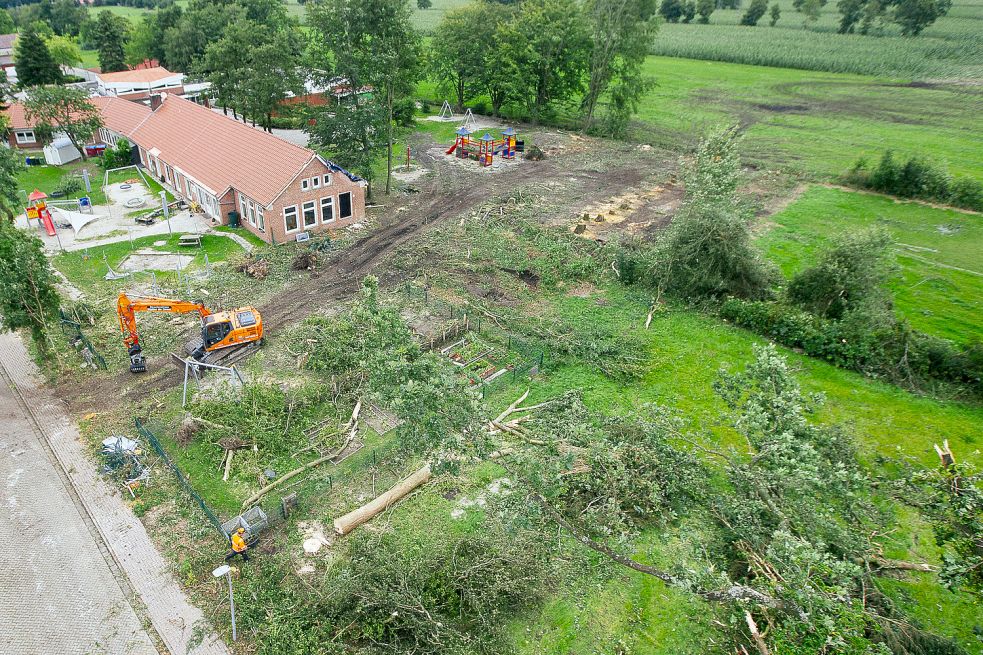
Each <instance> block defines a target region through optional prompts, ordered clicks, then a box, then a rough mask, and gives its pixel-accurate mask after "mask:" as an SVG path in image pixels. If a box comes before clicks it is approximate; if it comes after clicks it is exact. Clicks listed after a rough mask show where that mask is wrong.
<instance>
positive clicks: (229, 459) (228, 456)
mask: <svg viewBox="0 0 983 655" xmlns="http://www.w3.org/2000/svg"><path fill="white" fill-rule="evenodd" d="M235 454H236V451H234V450H227V451H225V474H224V475H223V476H222V482H228V481H229V471H231V470H232V456H233V455H235Z"/></svg>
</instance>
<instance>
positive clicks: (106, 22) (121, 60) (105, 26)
mask: <svg viewBox="0 0 983 655" xmlns="http://www.w3.org/2000/svg"><path fill="white" fill-rule="evenodd" d="M129 31H130V23H129V21H128V20H126V19H125V18H123V17H122V16H117V15H116V14H114V13H112V12H111V11H109V10H108V9H105V10H103V11H101V12H100V13H99V18H98V19H96V28H95V35H94V36H95V41H96V43H95V45H96V50H98V51H99V68H100V69H101V70H102V72H103V73H113V72H116V71H121V70H124V69H125V68H126V49H125V46H126V41H127V38H128V35H129Z"/></svg>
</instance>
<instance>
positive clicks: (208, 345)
mask: <svg viewBox="0 0 983 655" xmlns="http://www.w3.org/2000/svg"><path fill="white" fill-rule="evenodd" d="M137 312H168V313H172V314H187V313H190V312H197V313H198V315H199V316H200V317H201V322H202V338H201V347H200V348H198V349H196V350H195V352H194V353H193V355H192V356H193V357H195V359H203V358H204V357H205V356H207V354H208V352H210V351H213V350H219V349H222V348H230V347H233V346H241V345H245V344H249V343H254V342H258V341H260V340H261V339H262V338H263V324H262V319H261V318H260V315H259V312H258V311H257V310H255V309H254V308H252V307H240V308H238V309H235V310H233V311H231V312H220V313H218V314H215V313H213V312H212V311H211V310H210V309H208V308H207V307H205V305H204V304H202V303H200V302H192V301H187V300H173V299H171V298H156V297H152V296H139V297H134V298H132V299H131V298H130V297H128V296H127V295H126V294H125V293H120V294H119V298H118V299H117V300H116V313H117V315H118V316H119V327H120V331H121V332H122V333H123V343H124V344H125V345H126V350H127V353H128V354H129V356H130V371H132V372H134V373H142V372H144V371H146V370H147V364H146V360H145V358H144V356H143V353H142V351H143V347H142V346H141V344H140V334H139V333H138V332H137V321H136V314H137Z"/></svg>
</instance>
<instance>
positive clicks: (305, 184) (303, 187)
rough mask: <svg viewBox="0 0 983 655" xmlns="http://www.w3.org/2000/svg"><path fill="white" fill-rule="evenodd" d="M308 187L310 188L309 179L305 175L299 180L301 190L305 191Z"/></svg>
mask: <svg viewBox="0 0 983 655" xmlns="http://www.w3.org/2000/svg"><path fill="white" fill-rule="evenodd" d="M310 188H311V179H310V178H309V177H305V178H304V179H303V180H301V181H300V190H301V191H307V190H308V189H310Z"/></svg>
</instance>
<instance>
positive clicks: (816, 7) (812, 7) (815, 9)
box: [799, 0, 824, 28]
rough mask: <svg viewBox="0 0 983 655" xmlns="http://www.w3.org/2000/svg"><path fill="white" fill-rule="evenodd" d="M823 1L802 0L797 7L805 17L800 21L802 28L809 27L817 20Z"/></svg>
mask: <svg viewBox="0 0 983 655" xmlns="http://www.w3.org/2000/svg"><path fill="white" fill-rule="evenodd" d="M823 4H824V2H823V0H802V3H801V4H800V5H799V11H801V12H802V15H803V16H804V17H805V18H804V19H803V21H802V27H803V28H806V27H809V24H810V23H815V22H816V21H818V20H819V14H820V13H821V12H822V10H823Z"/></svg>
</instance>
